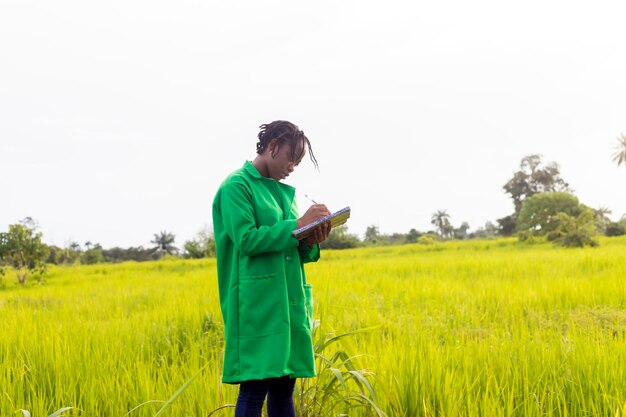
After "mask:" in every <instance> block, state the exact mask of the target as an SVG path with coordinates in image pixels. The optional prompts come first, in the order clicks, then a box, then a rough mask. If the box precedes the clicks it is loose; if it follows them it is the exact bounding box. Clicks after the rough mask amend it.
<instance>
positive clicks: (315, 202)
mask: <svg viewBox="0 0 626 417" xmlns="http://www.w3.org/2000/svg"><path fill="white" fill-rule="evenodd" d="M304 196H305V197H306V198H308V199H309V200H311V201H312V202H313V204H317V201H315V200H313V199H312V198H311V197H309V195H308V194H305V195H304Z"/></svg>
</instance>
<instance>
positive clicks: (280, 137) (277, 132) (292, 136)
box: [256, 120, 319, 169]
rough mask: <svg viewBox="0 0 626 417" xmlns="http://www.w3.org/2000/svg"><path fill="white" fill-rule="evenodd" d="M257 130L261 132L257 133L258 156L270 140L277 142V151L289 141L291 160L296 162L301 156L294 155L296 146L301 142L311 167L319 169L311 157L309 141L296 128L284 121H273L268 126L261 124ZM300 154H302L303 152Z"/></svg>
mask: <svg viewBox="0 0 626 417" xmlns="http://www.w3.org/2000/svg"><path fill="white" fill-rule="evenodd" d="M259 128H260V129H261V131H260V132H259V141H258V142H257V144H256V152H257V153H258V154H259V155H260V154H262V153H263V152H265V149H266V148H267V146H268V145H269V143H270V142H271V141H272V139H276V140H277V142H278V148H279V149H280V147H281V146H282V145H283V144H284V143H285V142H287V141H289V145H290V149H291V159H292V160H293V161H296V160H298V159H300V157H301V156H302V155H296V146H297V145H298V142H300V141H303V142H304V143H306V145H307V147H308V148H309V157H310V158H311V161H312V162H313V165H315V168H317V169H319V166H318V165H317V159H315V155H313V148H311V142H309V139H308V138H307V137H306V136H305V135H304V132H303V131H302V130H300V128H299V127H298V126H296V125H294V124H293V123H291V122H288V121H286V120H275V121H273V122H272V123H269V124H262V125H261V126H259ZM303 149H304V148H303ZM302 152H303V153H304V150H303V151H302Z"/></svg>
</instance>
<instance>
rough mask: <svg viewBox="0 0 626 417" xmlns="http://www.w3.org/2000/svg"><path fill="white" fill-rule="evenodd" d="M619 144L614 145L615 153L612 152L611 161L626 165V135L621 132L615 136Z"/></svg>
mask: <svg viewBox="0 0 626 417" xmlns="http://www.w3.org/2000/svg"><path fill="white" fill-rule="evenodd" d="M617 142H618V143H619V145H617V146H615V153H614V154H613V161H615V162H617V165H618V166H620V165H621V164H624V165H626V136H625V135H624V134H621V135H620V137H619V138H617Z"/></svg>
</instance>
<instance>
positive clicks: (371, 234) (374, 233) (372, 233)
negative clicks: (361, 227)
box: [365, 225, 380, 243]
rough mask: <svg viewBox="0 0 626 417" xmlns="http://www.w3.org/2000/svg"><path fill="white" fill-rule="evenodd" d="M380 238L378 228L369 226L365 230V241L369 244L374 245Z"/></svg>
mask: <svg viewBox="0 0 626 417" xmlns="http://www.w3.org/2000/svg"><path fill="white" fill-rule="evenodd" d="M379 237H380V232H379V231H378V226H375V225H370V226H367V229H365V241H366V242H369V243H376V241H377V240H378V239H379Z"/></svg>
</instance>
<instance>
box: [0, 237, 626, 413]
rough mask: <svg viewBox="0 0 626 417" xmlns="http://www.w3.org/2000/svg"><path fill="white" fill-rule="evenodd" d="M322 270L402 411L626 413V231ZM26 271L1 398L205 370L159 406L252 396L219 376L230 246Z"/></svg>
mask: <svg viewBox="0 0 626 417" xmlns="http://www.w3.org/2000/svg"><path fill="white" fill-rule="evenodd" d="M307 273H308V278H309V281H310V282H311V283H312V284H313V291H314V297H315V304H316V316H317V317H319V318H320V319H321V323H322V324H321V331H322V332H324V333H327V332H330V331H332V330H336V331H338V332H340V333H343V332H349V331H351V330H355V329H359V328H364V327H371V326H375V327H376V329H375V330H371V331H368V332H363V333H356V334H355V335H353V336H351V337H350V338H348V339H347V340H345V341H342V342H341V343H343V344H344V346H347V347H348V348H349V351H350V352H351V353H361V354H363V355H364V356H363V357H360V358H357V359H356V360H355V361H356V363H357V364H358V365H359V366H361V367H366V368H367V370H368V371H372V372H374V373H375V380H374V389H375V390H376V392H377V393H378V397H379V398H378V400H379V405H380V406H381V407H382V409H383V410H384V411H385V412H386V413H387V414H388V415H389V416H390V417H391V416H421V415H424V416H457V415H467V416H470V415H471V416H475V415H486V416H499V415H507V416H509V415H517V416H553V415H554V416H566V415H575V416H585V415H589V416H591V415H611V416H616V415H620V416H623V415H625V414H626V388H625V387H626V366H624V364H625V363H626V285H625V283H624V279H625V278H626V239H625V238H611V239H602V240H601V246H600V247H598V248H585V249H561V248H554V247H552V246H551V245H548V244H538V245H525V244H520V243H518V242H517V241H515V240H511V239H504V240H502V239H501V240H493V241H475V242H447V243H436V244H433V245H405V246H398V247H382V248H363V249H356V250H348V251H337V252H331V251H326V252H323V254H322V260H321V261H320V262H319V263H317V264H315V265H310V266H307ZM12 280H13V278H12V277H11V276H8V277H5V282H7V283H8V284H7V288H5V289H4V290H0V317H1V323H2V324H1V326H0V327H1V332H0V415H2V416H11V415H20V410H22V409H25V410H29V411H30V413H31V414H32V416H33V417H39V416H48V415H50V414H52V413H53V412H54V411H56V410H58V409H61V408H62V407H74V409H72V410H69V411H68V412H67V413H66V414H65V415H81V416H119V417H122V416H124V415H126V414H127V413H128V412H129V411H130V410H133V409H134V411H132V412H131V413H130V414H129V415H130V416H154V415H155V414H157V412H158V410H159V409H161V408H162V407H163V406H164V404H165V402H166V401H167V400H168V399H170V398H171V397H172V396H173V395H174V394H175V393H176V392H177V390H179V388H180V387H181V386H183V384H185V382H187V381H189V379H190V378H192V377H193V376H194V375H196V374H197V373H198V372H199V371H200V373H199V374H198V375H197V377H196V378H195V379H194V380H193V381H192V382H191V383H189V385H188V386H187V387H186V389H185V390H184V391H183V392H182V393H181V394H180V395H179V396H178V397H176V398H175V400H174V401H172V402H171V404H169V406H168V408H167V409H166V410H164V411H163V412H162V414H160V415H162V416H169V415H171V416H207V415H208V414H209V413H210V412H211V411H212V410H215V409H216V408H218V407H219V406H221V405H224V404H228V403H233V402H234V401H235V399H236V394H237V387H236V386H229V385H222V384H221V383H220V373H221V370H220V358H221V350H222V349H223V336H222V331H223V328H222V325H221V315H220V311H219V304H218V298H217V282H216V274H215V263H214V260H200V261H161V262H151V263H141V264H136V263H124V264H118V265H94V266H79V267H59V268H53V269H52V270H51V272H50V276H49V277H48V280H47V283H46V284H45V285H43V286H38V285H33V286H30V287H27V288H20V287H17V286H15V285H13V283H12ZM143 403H146V404H145V405H143V406H141V407H139V408H136V407H137V406H138V405H140V404H143ZM135 408H136V409H135ZM220 415H232V408H227V409H224V410H222V411H218V412H216V413H215V414H214V416H220ZM351 415H359V414H358V412H357V414H351Z"/></svg>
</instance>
